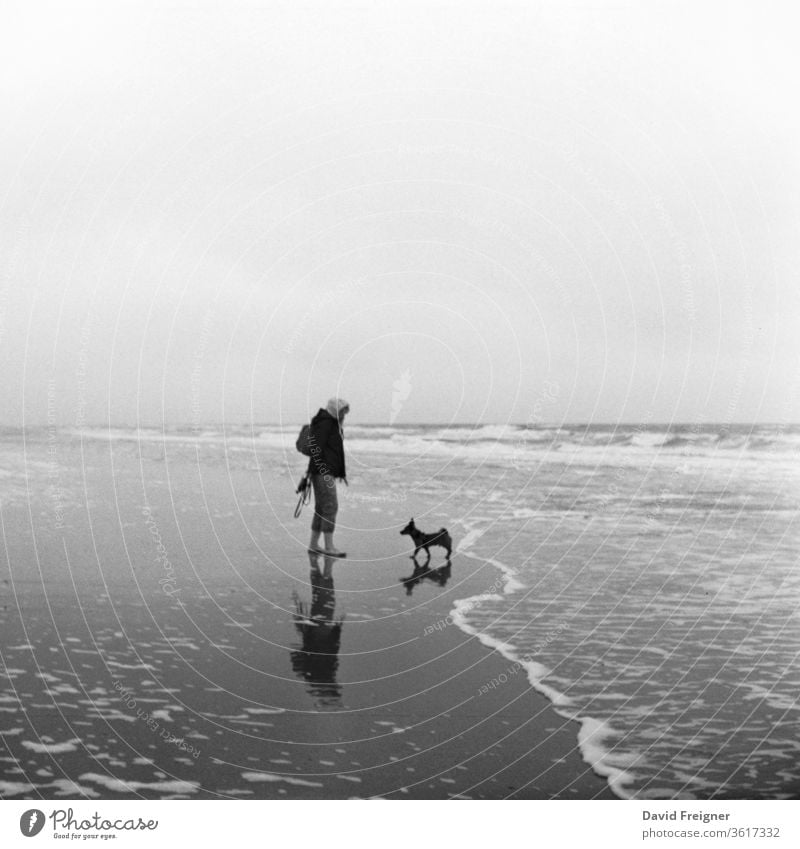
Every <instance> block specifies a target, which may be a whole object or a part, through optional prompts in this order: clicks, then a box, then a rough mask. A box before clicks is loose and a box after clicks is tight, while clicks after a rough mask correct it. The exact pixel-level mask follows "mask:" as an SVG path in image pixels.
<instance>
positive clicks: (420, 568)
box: [400, 557, 451, 595]
mask: <svg viewBox="0 0 800 849" xmlns="http://www.w3.org/2000/svg"><path fill="white" fill-rule="evenodd" d="M411 559H412V561H413V562H414V571H413V572H412V573H411V574H410V575H409V576H408V577H407V578H400V583H401V584H404V585H405V588H406V595H411V593H412V592H413V591H414V587H416V585H417V584H419V583H421V582H422V581H432V582H433V583H434V584H438V585H439V586H440V587H443V586H444V585H445V584H446V583H447V582H448V581H449V580H450V569H451V563H450V560H448V561H447V563H445V564H444V566H440V567H439V568H438V569H429V568H428V564H427V563H422V564H420V563H417V561H416V559H415V558H413V557H412V558H411Z"/></svg>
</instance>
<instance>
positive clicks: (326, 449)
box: [308, 398, 350, 557]
mask: <svg viewBox="0 0 800 849" xmlns="http://www.w3.org/2000/svg"><path fill="white" fill-rule="evenodd" d="M349 412H350V405H349V404H348V403H347V401H345V400H344V399H343V398H331V399H330V400H329V401H328V404H327V406H326V407H325V409H322V408H320V410H319V412H318V413H317V414H316V415H315V416H314V418H313V419H311V433H310V436H309V440H308V441H309V444H310V446H311V460H310V461H309V464H308V471H309V473H310V474H311V484H312V486H313V488H314V518H313V519H312V520H311V541H310V542H309V544H308V550H309V551H310V552H320V553H322V554H327V555H328V556H329V557H345V556H346V555H345V552H343V551H337V550H336V547H335V546H334V544H333V532H334V530H335V529H336V514H337V513H338V512H339V500H338V498H337V496H336V480H337V479H341V480H343V481H344V482H345V484H346V483H347V474H346V472H345V465H344V441H343V438H342V437H343V431H342V424H343V423H344V417H345V415H346V414H347V413H349ZM320 534H323V535H324V537H325V548H324V549H322V550H320V548H319V535H320Z"/></svg>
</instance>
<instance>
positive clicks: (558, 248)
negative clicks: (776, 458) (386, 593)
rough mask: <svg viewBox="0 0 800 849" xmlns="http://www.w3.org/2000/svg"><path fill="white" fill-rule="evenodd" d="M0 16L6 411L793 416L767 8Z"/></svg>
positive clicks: (784, 27)
mask: <svg viewBox="0 0 800 849" xmlns="http://www.w3.org/2000/svg"><path fill="white" fill-rule="evenodd" d="M11 8H12V9H13V8H16V11H6V12H5V13H4V25H3V27H2V31H3V34H2V36H0V41H1V42H2V43H0V66H2V67H0V93H1V94H0V96H1V97H2V103H3V114H4V115H5V116H7V117H6V119H5V120H4V131H3V134H2V138H0V151H1V153H2V155H1V156H0V226H1V227H2V232H3V250H2V255H1V256H0V274H2V278H0V279H1V280H2V283H0V287H1V288H0V319H1V320H2V323H1V324H0V347H2V352H3V362H4V364H5V369H4V379H3V387H4V391H3V405H2V422H3V423H4V424H8V425H18V424H20V423H22V422H23V421H25V422H27V423H32V424H33V423H39V424H41V423H46V422H47V421H48V417H49V420H51V421H53V422H56V423H58V424H62V425H74V424H76V423H78V424H80V423H84V422H86V423H103V422H105V421H108V420H110V421H112V422H113V423H128V424H132V423H135V422H137V421H139V422H141V423H143V424H160V423H161V422H162V421H165V422H167V423H177V422H198V421H209V422H219V421H221V420H226V421H232V422H247V421H249V420H251V419H255V420H257V421H267V422H273V421H274V422H277V421H299V420H301V419H304V418H305V417H306V414H307V412H308V411H309V410H313V409H316V407H318V406H319V405H320V403H323V402H324V400H325V399H326V398H327V397H328V396H329V395H332V394H339V395H342V396H344V397H346V398H348V399H349V400H350V401H351V404H352V408H353V411H352V419H353V421H354V422H359V421H360V422H386V421H388V420H389V419H390V417H391V416H392V415H393V410H394V415H396V419H395V420H396V422H397V423H405V422H420V421H423V422H424V421H431V422H448V421H457V422H471V421H485V422H505V421H520V422H522V421H526V420H527V421H539V420H544V421H555V422H559V421H573V422H574V421H611V422H614V421H671V420H673V421H778V422H782V421H797V420H800V393H799V392H798V390H799V389H800V384H799V383H798V374H800V370H798V354H799V353H800V346H799V345H798V331H799V330H800V323H799V322H798V317H799V316H800V287H798V285H797V278H798V275H797V269H798V258H799V257H798V253H799V252H800V249H799V248H798V245H800V240H798V210H797V198H798V196H800V195H798V189H799V188H800V173H798V170H799V169H798V156H797V150H798V144H799V143H800V118H798V111H797V108H796V102H797V82H798V63H799V61H800V60H798V57H797V55H796V53H797V51H796V45H795V43H794V32H796V29H795V26H794V25H795V24H796V20H795V19H793V18H792V17H790V16H789V13H788V11H787V10H788V9H789V8H790V4H786V5H783V4H768V3H767V4H765V3H763V2H748V3H736V2H725V3H722V2H720V3H689V4H685V5H683V4H678V3H670V4H660V3H650V2H646V3H643V2H640V0H636V2H629V3H622V2H604V3H603V2H589V3H587V2H581V3H569V2H567V3H565V2H558V3H555V2H554V3H545V4H536V3H525V4H522V3H519V4H502V3H497V2H492V3H490V2H481V3H475V2H472V3H470V2H466V3H465V2H459V3H442V2H440V3H426V4H414V3H408V2H394V3H374V2H370V3H367V2H359V3H350V2H348V3H344V2H337V0H333V2H325V3H323V2H318V3H316V2H315V3H296V2H290V3H243V2H230V0H226V2H220V3H211V2H192V3H174V2H163V0H162V2H153V3H148V2H139V3H135V4H124V3H114V4H108V3H104V4H96V5H94V4H86V3H69V4H64V3H54V4H44V3H38V2H25V3H19V4H15V7H11ZM393 393H394V395H395V399H394V407H393ZM398 393H399V396H398ZM400 396H402V398H401V403H399V404H398V401H397V399H398V397H400ZM398 407H400V409H399V411H398V410H397V408H398Z"/></svg>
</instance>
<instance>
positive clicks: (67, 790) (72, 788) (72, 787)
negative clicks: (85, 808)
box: [48, 778, 100, 799]
mask: <svg viewBox="0 0 800 849" xmlns="http://www.w3.org/2000/svg"><path fill="white" fill-rule="evenodd" d="M48 786H49V787H56V788H57V792H56V794H55V795H56V796H69V797H70V798H75V797H79V796H85V797H86V798H88V799H99V798H100V794H99V793H97V792H96V791H95V790H92V788H91V787H84V786H83V785H82V784H78V782H77V781H71V780H70V779H69V778H57V779H56V780H55V781H51V782H50V784H49V785H48Z"/></svg>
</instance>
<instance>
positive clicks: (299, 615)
mask: <svg viewBox="0 0 800 849" xmlns="http://www.w3.org/2000/svg"><path fill="white" fill-rule="evenodd" d="M308 559H309V562H310V563H311V576H310V583H311V606H310V607H309V605H308V604H306V603H305V602H303V601H301V600H300V598H299V596H298V595H297V593H296V592H295V593H294V594H293V600H294V609H295V612H294V616H293V618H294V626H295V628H296V629H297V632H298V634H300V637H301V640H302V648H301V649H300V650H297V651H293V652H291V660H292V669H294V671H295V673H296V674H297V675H298V676H299V677H300V678H302V679H303V680H305V681H306V682H308V690H309V692H310V693H311V694H312V695H313V696H314V697H315V699H316V700H317V702H318V704H321V705H336V704H338V703H339V699H340V698H341V687H340V686H339V684H338V683H337V681H336V672H337V669H338V667H339V645H340V643H341V640H342V624H343V622H344V616H340V617H339V618H338V619H337V618H336V614H335V611H336V594H335V591H334V587H333V562H334V560H333V558H332V557H324V563H323V569H322V570H320V560H321V559H323V558H321V557H320V555H319V554H312V553H310V552H309V555H308Z"/></svg>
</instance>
